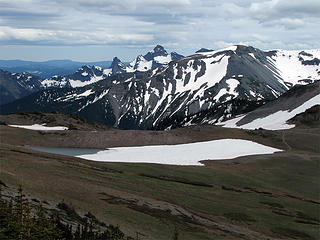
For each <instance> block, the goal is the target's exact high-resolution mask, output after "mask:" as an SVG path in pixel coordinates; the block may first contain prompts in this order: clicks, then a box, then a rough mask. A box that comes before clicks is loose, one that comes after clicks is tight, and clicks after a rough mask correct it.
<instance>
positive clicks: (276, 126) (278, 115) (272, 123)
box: [223, 95, 320, 130]
mask: <svg viewBox="0 0 320 240" xmlns="http://www.w3.org/2000/svg"><path fill="white" fill-rule="evenodd" d="M317 104H320V95H317V96H315V97H313V98H311V99H309V100H308V101H306V102H305V103H304V104H302V105H301V106H299V107H297V108H295V109H294V110H292V111H278V112H275V113H273V114H270V115H269V116H267V117H264V118H258V119H255V120H253V121H252V122H250V123H247V124H244V125H241V126H238V125H237V123H238V122H239V121H240V120H241V119H242V118H244V117H245V116H242V117H238V118H234V119H231V120H228V121H225V122H224V123H223V124H224V125H223V127H227V128H243V129H257V128H264V129H268V130H282V129H290V128H293V127H294V126H295V125H293V124H287V123H286V122H287V121H288V120H289V119H291V118H293V117H294V116H295V115H297V114H299V113H302V112H304V111H306V110H307V109H308V108H311V107H313V106H315V105H317Z"/></svg>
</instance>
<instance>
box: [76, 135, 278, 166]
mask: <svg viewBox="0 0 320 240" xmlns="http://www.w3.org/2000/svg"><path fill="white" fill-rule="evenodd" d="M226 149H228V151H226ZM278 151H281V150H279V149H276V148H272V147H267V146H264V145H261V144H258V143H255V142H252V141H247V140H241V139H222V140H214V141H208V142H197V143H188V144H179V145H159V146H143V147H117V148H109V149H107V150H103V151H99V152H97V153H95V154H86V155H79V156H77V157H80V158H84V159H88V160H94V161H102V162H131V163H157V164H171V165H202V163H200V162H199V161H201V160H223V159H232V158H236V157H240V156H248V155H256V154H272V153H275V152H278Z"/></svg>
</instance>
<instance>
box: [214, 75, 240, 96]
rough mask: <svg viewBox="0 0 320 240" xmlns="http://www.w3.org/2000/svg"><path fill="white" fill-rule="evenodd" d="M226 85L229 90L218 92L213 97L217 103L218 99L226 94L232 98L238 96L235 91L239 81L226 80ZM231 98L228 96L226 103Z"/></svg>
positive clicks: (224, 89)
mask: <svg viewBox="0 0 320 240" xmlns="http://www.w3.org/2000/svg"><path fill="white" fill-rule="evenodd" d="M226 83H227V84H228V85H229V88H228V89H226V88H223V89H221V90H220V91H219V92H218V94H217V95H216V96H215V97H214V100H216V101H218V100H219V99H220V97H222V96H223V95H225V94H227V93H228V94H231V95H233V96H234V98H235V97H237V96H238V95H239V93H237V92H236V91H235V89H236V88H237V86H238V85H239V84H240V82H239V80H237V79H233V78H230V79H228V80H226ZM231 98H232V97H231V96H228V97H227V98H226V101H228V100H230V99H231Z"/></svg>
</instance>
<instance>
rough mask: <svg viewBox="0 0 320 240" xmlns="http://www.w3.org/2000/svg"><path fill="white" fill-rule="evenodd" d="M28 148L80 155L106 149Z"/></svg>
mask: <svg viewBox="0 0 320 240" xmlns="http://www.w3.org/2000/svg"><path fill="white" fill-rule="evenodd" d="M26 148H28V149H32V150H36V151H40V152H46V153H54V154H60V155H66V156H72V157H76V156H80V155H87V154H96V153H97V152H100V151H103V150H105V149H92V148H58V147H56V148H55V147H35V146H27V147H26Z"/></svg>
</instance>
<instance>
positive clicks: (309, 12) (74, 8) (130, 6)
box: [0, 0, 320, 61]
mask: <svg viewBox="0 0 320 240" xmlns="http://www.w3.org/2000/svg"><path fill="white" fill-rule="evenodd" d="M319 29H320V1H319V0H0V59H24V60H48V59H72V60H80V61H97V60H110V59H112V58H113V57H114V56H118V57H119V58H120V59H121V60H123V61H129V60H132V59H133V58H134V57H135V56H136V55H138V54H143V53H145V52H147V51H149V50H150V49H152V48H153V47H154V46H155V45H156V44H161V45H163V46H164V47H165V48H166V49H167V50H168V51H176V52H178V53H181V54H183V55H190V54H192V53H194V51H196V50H198V49H199V48H201V47H205V48H213V49H219V48H224V47H226V46H229V45H233V44H245V45H252V46H254V47H257V48H260V49H264V50H267V49H279V48H281V49H312V48H320V30H319Z"/></svg>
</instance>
